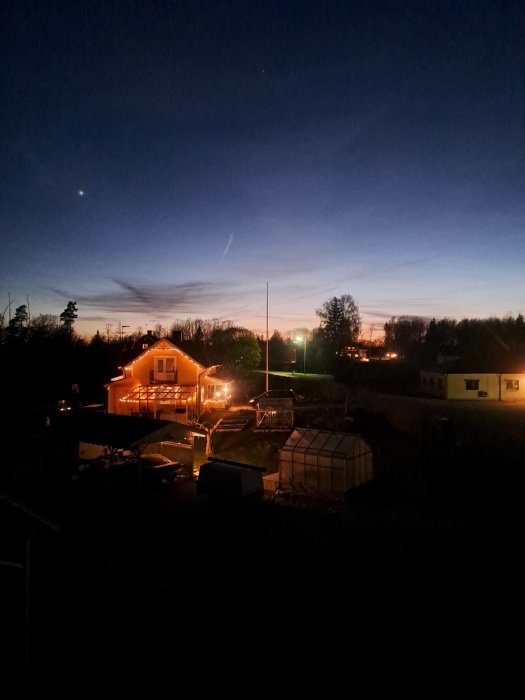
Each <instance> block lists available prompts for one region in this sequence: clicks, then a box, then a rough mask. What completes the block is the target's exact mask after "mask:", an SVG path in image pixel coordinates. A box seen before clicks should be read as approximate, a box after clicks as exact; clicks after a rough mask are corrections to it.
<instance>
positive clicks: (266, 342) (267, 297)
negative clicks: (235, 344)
mask: <svg viewBox="0 0 525 700" xmlns="http://www.w3.org/2000/svg"><path fill="white" fill-rule="evenodd" d="M266 391H268V282H266Z"/></svg>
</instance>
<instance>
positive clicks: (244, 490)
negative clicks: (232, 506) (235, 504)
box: [197, 457, 264, 498]
mask: <svg viewBox="0 0 525 700" xmlns="http://www.w3.org/2000/svg"><path fill="white" fill-rule="evenodd" d="M263 472H264V468H262V467H256V466H253V465H251V464H241V463H240V462H231V461H229V460H225V459H223V460H219V459H215V458H213V457H210V458H209V461H208V462H207V463H206V464H202V465H201V468H200V470H199V478H198V480H197V494H198V495H199V496H216V497H217V496H219V497H221V496H222V497H229V498H241V497H244V496H255V495H258V494H262V491H263V481H262V475H263Z"/></svg>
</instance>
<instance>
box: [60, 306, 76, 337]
mask: <svg viewBox="0 0 525 700" xmlns="http://www.w3.org/2000/svg"><path fill="white" fill-rule="evenodd" d="M77 316H78V314H77V303H76V301H68V304H67V306H66V308H65V309H64V311H62V313H61V314H60V323H61V324H62V327H63V328H64V329H65V330H66V331H67V332H68V333H72V331H73V324H74V323H75V319H76V318H77Z"/></svg>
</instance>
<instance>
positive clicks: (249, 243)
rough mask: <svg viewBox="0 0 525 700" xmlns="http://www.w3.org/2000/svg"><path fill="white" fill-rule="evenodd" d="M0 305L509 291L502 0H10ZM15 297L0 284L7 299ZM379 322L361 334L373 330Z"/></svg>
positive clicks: (518, 228)
mask: <svg viewBox="0 0 525 700" xmlns="http://www.w3.org/2000/svg"><path fill="white" fill-rule="evenodd" d="M0 19H1V32H2V34H1V37H0V39H1V41H0V78H1V94H2V112H1V114H2V123H1V127H2V128H1V130H0V146H1V149H0V153H1V156H0V157H1V163H0V166H1V167H0V177H1V190H0V217H1V218H0V226H1V231H2V255H1V257H0V304H1V306H2V309H0V311H1V310H3V308H4V307H5V305H6V304H7V294H8V291H10V293H11V298H12V299H14V305H19V304H22V303H25V302H26V295H29V300H30V304H31V312H32V313H33V314H36V313H60V312H61V311H62V310H63V309H64V307H65V305H66V304H67V301H68V300H70V299H72V300H76V301H77V302H78V308H79V319H78V324H77V326H78V330H79V331H81V332H87V333H91V332H94V331H95V330H96V329H97V328H100V330H101V331H103V330H104V327H105V324H106V323H113V324H114V325H115V326H116V324H117V323H118V322H120V323H123V324H126V325H130V326H131V327H132V328H135V327H136V326H138V325H139V324H140V325H142V326H143V327H145V326H149V327H152V326H153V324H154V323H157V322H160V323H162V324H163V325H169V323H170V322H171V321H172V320H174V319H175V318H186V317H187V316H192V317H200V318H222V319H229V320H233V321H235V322H237V323H239V324H241V325H245V326H247V327H249V328H252V329H253V330H256V331H260V330H263V329H264V328H265V313H266V282H268V283H269V288H270V332H271V331H273V329H274V328H277V329H279V330H281V331H287V330H292V329H294V328H298V327H308V328H313V327H314V326H316V325H318V320H317V318H316V315H315V309H316V308H318V307H319V306H320V305H321V304H322V303H323V302H324V301H325V300H326V299H328V298H329V297H330V296H333V295H339V294H345V293H349V294H352V295H353V296H354V298H355V299H356V301H357V302H358V304H359V306H360V309H361V311H362V313H363V316H364V321H365V328H368V327H369V326H370V324H372V323H373V324H375V328H376V329H377V331H379V329H380V328H381V327H382V324H383V323H384V321H385V319H387V318H389V317H390V316H392V315H400V314H419V315H424V316H435V317H442V316H453V317H459V318H461V317H464V316H480V317H484V316H488V315H499V316H502V315H504V314H506V313H509V312H510V313H513V314H515V313H518V312H523V311H525V304H524V303H523V293H522V288H523V264H524V261H525V236H524V234H525V231H524V221H525V199H524V196H523V193H524V192H525V159H524V155H525V4H524V3H523V2H519V3H518V2H497V1H495V2H490V3H489V2H487V3H485V2H480V1H477V2H457V1H456V2H450V3H449V2H425V1H424V0H423V1H421V0H415V1H414V2H386V1H385V2H351V1H350V0H348V1H347V2H330V1H326V2H322V1H312V2H306V1H297V2H293V1H286V0H280V2H271V1H268V0H266V1H264V2H250V1H248V0H246V1H239V2H233V1H230V2H223V1H221V0H216V1H215V2H176V1H173V2H147V1H144V2H111V1H109V0H107V1H106V2H93V1H91V2H78V1H76V2H24V1H21V0H18V1H17V2H14V3H13V2H7V3H4V4H3V5H2V8H1V9H0ZM14 305H13V306H14ZM377 331H376V332H377Z"/></svg>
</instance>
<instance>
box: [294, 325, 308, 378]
mask: <svg viewBox="0 0 525 700" xmlns="http://www.w3.org/2000/svg"><path fill="white" fill-rule="evenodd" d="M295 342H296V343H303V374H306V336H304V338H303V337H302V336H300V335H299V336H298V337H297V338H296V339H295Z"/></svg>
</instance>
